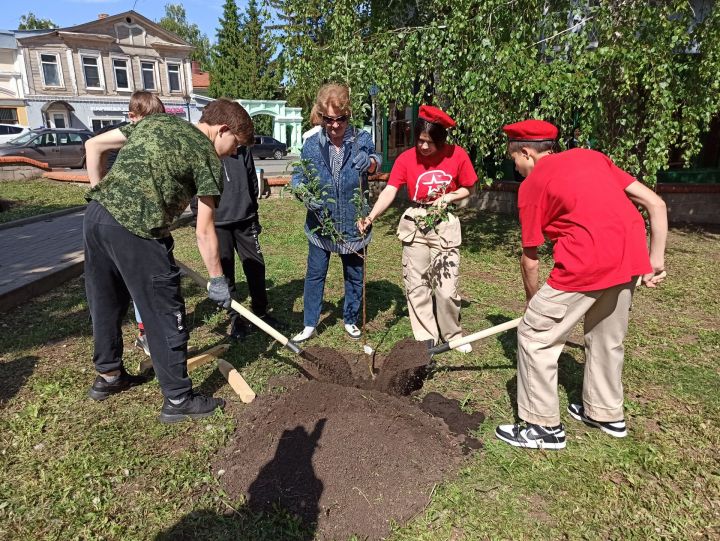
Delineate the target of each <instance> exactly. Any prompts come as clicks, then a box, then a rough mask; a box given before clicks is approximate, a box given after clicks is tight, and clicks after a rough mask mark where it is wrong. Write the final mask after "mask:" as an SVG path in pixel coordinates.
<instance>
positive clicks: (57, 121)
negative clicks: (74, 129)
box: [52, 113, 68, 128]
mask: <svg viewBox="0 0 720 541" xmlns="http://www.w3.org/2000/svg"><path fill="white" fill-rule="evenodd" d="M52 127H53V128H67V127H68V126H67V117H66V116H65V113H53V114H52Z"/></svg>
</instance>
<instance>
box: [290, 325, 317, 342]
mask: <svg viewBox="0 0 720 541" xmlns="http://www.w3.org/2000/svg"><path fill="white" fill-rule="evenodd" d="M316 334H317V333H316V332H315V327H305V328H304V329H303V330H302V332H299V333H298V334H296V335H295V336H293V339H292V341H293V342H295V343H296V344H299V343H300V342H304V341H305V340H309V339H310V338H312V337H313V336H315V335H316Z"/></svg>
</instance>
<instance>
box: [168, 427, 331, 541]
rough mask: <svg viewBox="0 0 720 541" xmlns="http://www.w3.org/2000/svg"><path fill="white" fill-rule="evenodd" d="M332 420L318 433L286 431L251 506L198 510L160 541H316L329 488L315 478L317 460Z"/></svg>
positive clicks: (263, 471)
mask: <svg viewBox="0 0 720 541" xmlns="http://www.w3.org/2000/svg"><path fill="white" fill-rule="evenodd" d="M326 421H327V419H320V420H318V422H317V423H316V424H315V427H314V428H313V430H312V432H308V431H307V430H305V428H304V427H302V426H297V427H295V428H294V429H292V430H285V431H284V432H283V434H282V436H281V437H280V440H279V442H278V446H277V449H276V450H275V456H274V457H273V458H272V460H271V461H270V462H268V463H267V464H266V465H265V466H263V468H262V469H261V470H260V472H259V473H258V476H257V477H256V478H255V480H254V481H253V482H252V484H251V485H250V488H249V489H248V496H249V498H248V501H247V504H246V505H244V506H243V507H241V508H240V509H237V510H233V511H230V512H227V513H218V512H215V511H213V510H209V509H206V510H200V511H193V512H192V513H189V514H188V515H186V516H185V517H183V518H182V519H181V520H180V521H179V522H178V523H177V524H175V525H173V526H172V527H171V528H169V529H168V530H165V531H163V532H160V533H158V534H157V535H156V536H155V540H156V541H181V540H188V541H189V540H208V541H209V540H213V541H215V540H243V541H244V540H247V541H263V540H268V541H276V540H287V541H296V540H297V541H311V540H312V539H314V538H315V531H316V528H317V520H318V517H319V514H320V507H319V502H320V497H321V496H322V493H323V490H324V486H323V483H322V481H320V479H318V478H317V476H316V475H315V469H314V468H313V465H312V457H313V455H314V454H315V449H317V447H318V442H319V440H320V437H321V436H322V431H323V429H324V427H325V423H326Z"/></svg>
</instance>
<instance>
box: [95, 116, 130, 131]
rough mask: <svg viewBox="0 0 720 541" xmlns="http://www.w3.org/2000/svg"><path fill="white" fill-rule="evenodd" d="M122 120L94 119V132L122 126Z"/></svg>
mask: <svg viewBox="0 0 720 541" xmlns="http://www.w3.org/2000/svg"><path fill="white" fill-rule="evenodd" d="M122 121H123V119H122V118H93V119H92V131H98V130H101V129H102V128H105V127H107V126H113V125H115V124H120V122H122Z"/></svg>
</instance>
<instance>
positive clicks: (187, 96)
mask: <svg viewBox="0 0 720 541" xmlns="http://www.w3.org/2000/svg"><path fill="white" fill-rule="evenodd" d="M183 100H185V112H186V114H187V121H188V122H190V101H191V100H192V98H191V97H190V95H189V94H185V95H184V96H183Z"/></svg>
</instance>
